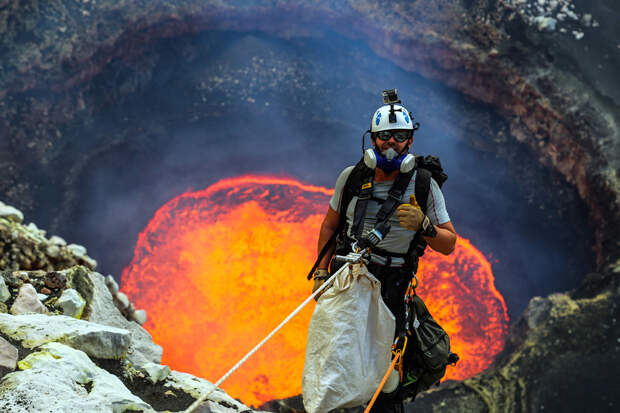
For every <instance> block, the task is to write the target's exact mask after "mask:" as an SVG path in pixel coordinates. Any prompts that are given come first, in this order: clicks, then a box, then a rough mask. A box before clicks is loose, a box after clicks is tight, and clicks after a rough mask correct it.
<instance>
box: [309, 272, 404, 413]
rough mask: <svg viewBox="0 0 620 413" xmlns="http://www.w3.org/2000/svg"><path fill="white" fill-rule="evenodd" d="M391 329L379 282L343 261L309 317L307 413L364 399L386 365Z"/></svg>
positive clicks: (392, 321)
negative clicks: (344, 263)
mask: <svg viewBox="0 0 620 413" xmlns="http://www.w3.org/2000/svg"><path fill="white" fill-rule="evenodd" d="M395 329H396V322H395V319H394V316H393V315H392V313H391V312H390V310H389V309H388V307H387V306H386V305H385V303H384V302H383V299H382V298H381V283H380V282H379V280H377V279H376V278H375V277H374V276H373V275H372V274H371V273H369V272H368V269H367V268H366V267H365V266H363V265H360V264H354V265H352V266H349V265H344V266H343V267H342V268H341V269H340V270H339V271H338V272H337V273H336V276H335V280H334V281H333V285H332V286H331V288H329V289H327V290H326V291H325V292H324V293H323V295H322V296H321V298H320V299H319V301H318V302H317V304H316V307H315V309H314V313H313V315H312V320H311V321H310V327H309V329H308V342H307V344H306V361H305V365H304V372H303V379H302V394H303V401H304V408H305V409H306V411H307V412H308V413H326V412H329V411H330V410H332V409H336V408H340V407H354V406H360V405H362V404H364V403H366V402H368V401H369V400H370V399H371V398H372V396H373V394H374V392H375V391H376V390H377V387H379V384H380V383H381V379H382V378H383V375H384V374H385V372H386V371H387V369H388V367H389V366H390V362H391V355H392V353H391V349H392V343H393V340H394V331H395Z"/></svg>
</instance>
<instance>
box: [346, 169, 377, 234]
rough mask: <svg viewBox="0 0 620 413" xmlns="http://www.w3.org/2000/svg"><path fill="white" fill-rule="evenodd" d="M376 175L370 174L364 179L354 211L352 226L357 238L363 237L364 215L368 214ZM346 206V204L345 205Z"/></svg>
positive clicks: (352, 231)
mask: <svg viewBox="0 0 620 413" xmlns="http://www.w3.org/2000/svg"><path fill="white" fill-rule="evenodd" d="M373 180H374V176H370V177H368V178H366V179H365V180H364V181H362V187H361V189H360V193H359V196H358V199H357V203H356V204H355V211H354V212H353V225H352V226H351V233H352V234H355V238H356V239H358V240H361V239H362V232H363V230H364V217H365V216H366V210H367V209H368V201H370V198H371V197H372V190H373V186H374V182H373ZM343 207H344V208H346V206H344V205H343Z"/></svg>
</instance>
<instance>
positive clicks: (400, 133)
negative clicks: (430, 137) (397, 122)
mask: <svg viewBox="0 0 620 413" xmlns="http://www.w3.org/2000/svg"><path fill="white" fill-rule="evenodd" d="M411 135H412V133H411V131H410V130H382V131H379V132H375V137H376V138H378V139H381V140H382V141H387V140H389V139H390V138H391V137H394V140H395V141H396V142H405V141H406V140H408V139H410V138H411Z"/></svg>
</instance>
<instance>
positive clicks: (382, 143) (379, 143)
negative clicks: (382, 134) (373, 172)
mask: <svg viewBox="0 0 620 413" xmlns="http://www.w3.org/2000/svg"><path fill="white" fill-rule="evenodd" d="M412 143H413V137H411V138H409V139H408V140H406V141H403V142H398V141H397V140H396V139H395V138H394V136H390V138H389V139H387V140H383V139H380V138H375V139H374V140H373V145H375V147H376V148H377V149H378V150H379V152H383V151H386V150H388V149H389V148H392V149H394V150H395V151H396V152H398V153H399V154H401V153H403V151H404V150H405V148H406V147H407V146H411V144H412Z"/></svg>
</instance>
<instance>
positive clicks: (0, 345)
mask: <svg viewBox="0 0 620 413" xmlns="http://www.w3.org/2000/svg"><path fill="white" fill-rule="evenodd" d="M17 357H18V351H17V349H16V348H15V346H13V345H12V344H11V343H9V342H8V341H6V340H5V339H3V338H2V337H0V377H2V376H4V375H5V374H7V373H10V372H12V371H13V370H15V366H16V365H17Z"/></svg>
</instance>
